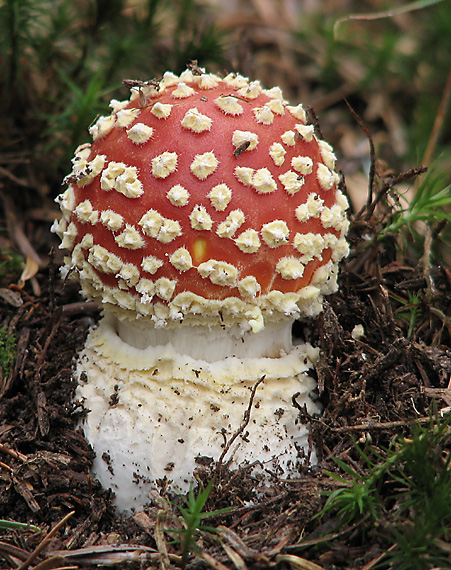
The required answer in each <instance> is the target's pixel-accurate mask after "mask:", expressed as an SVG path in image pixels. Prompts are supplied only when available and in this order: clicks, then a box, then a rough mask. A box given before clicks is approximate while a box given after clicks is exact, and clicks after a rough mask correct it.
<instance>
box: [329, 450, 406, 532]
mask: <svg viewBox="0 0 451 570" xmlns="http://www.w3.org/2000/svg"><path fill="white" fill-rule="evenodd" d="M355 449H356V450H357V451H358V453H359V455H360V456H361V458H362V459H363V462H364V464H365V465H366V467H367V470H368V472H369V473H368V474H362V473H359V472H358V471H357V470H356V469H354V468H353V467H351V466H350V465H348V464H347V463H345V462H344V461H341V460H340V459H338V458H336V457H334V458H333V460H334V462H335V463H336V464H337V465H338V466H339V467H340V469H341V470H342V471H344V473H345V474H346V475H347V477H342V476H340V475H337V474H335V473H332V472H330V471H325V473H326V475H328V476H329V477H331V478H332V479H334V480H335V481H338V482H339V483H340V484H341V485H342V487H340V488H339V489H336V490H335V491H332V492H331V493H328V498H327V501H326V504H325V505H324V507H323V510H322V511H321V513H319V515H318V516H322V515H323V514H325V513H327V512H329V511H332V510H333V511H337V514H338V515H339V516H340V517H341V521H342V522H343V523H348V524H349V523H352V522H354V521H355V520H356V519H358V518H362V517H365V518H366V517H367V516H369V517H370V520H371V521H372V522H375V521H376V520H377V519H378V518H379V516H380V514H381V507H382V504H381V498H380V485H381V482H382V481H383V478H384V475H385V474H386V473H387V471H389V470H390V468H391V466H392V465H393V464H394V463H396V462H397V461H398V460H399V455H400V451H396V452H389V453H388V454H387V457H385V458H384V457H382V455H381V454H380V453H379V452H376V451H375V450H373V451H372V453H373V455H374V456H375V458H376V460H377V461H375V460H372V459H371V458H370V456H369V455H368V454H367V453H365V451H363V450H362V449H361V448H360V447H359V445H357V444H355Z"/></svg>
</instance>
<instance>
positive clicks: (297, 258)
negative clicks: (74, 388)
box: [54, 70, 348, 331]
mask: <svg viewBox="0 0 451 570" xmlns="http://www.w3.org/2000/svg"><path fill="white" fill-rule="evenodd" d="M111 107H112V109H113V110H112V113H111V115H110V116H108V117H100V118H99V119H98V121H97V122H96V124H95V125H93V126H92V127H91V128H90V133H91V135H92V137H93V143H92V144H86V145H83V146H81V147H79V148H78V149H77V151H76V154H75V157H74V159H73V164H74V167H73V171H72V173H71V174H70V175H69V176H68V177H67V178H66V181H67V182H68V183H69V187H68V189H67V190H66V192H65V193H64V194H62V196H61V197H60V199H59V202H60V207H61V210H62V212H63V217H62V220H61V221H60V222H58V223H57V224H56V226H55V228H54V229H55V231H56V232H57V233H58V234H59V235H60V237H61V238H62V245H61V247H63V248H66V249H67V250H68V251H69V252H70V253H71V257H70V258H67V260H66V268H67V270H72V271H71V275H74V276H76V277H77V278H78V279H79V280H80V283H81V285H82V290H83V292H84V294H85V295H86V296H87V297H88V298H91V299H96V300H98V301H101V302H102V303H104V305H105V306H106V308H108V309H110V310H112V311H113V312H115V313H116V314H118V315H119V316H120V317H129V318H133V319H134V318H136V315H138V316H139V317H142V318H145V319H151V320H153V321H154V322H155V323H157V324H160V325H171V324H175V323H179V322H182V321H184V322H188V323H200V322H203V323H215V324H223V325H224V324H225V325H229V324H234V323H239V324H241V325H242V326H244V328H251V329H252V330H254V331H258V330H260V329H261V328H262V327H263V326H264V320H265V319H269V320H277V319H280V318H287V317H288V318H294V317H298V316H299V315H300V314H302V313H304V314H307V315H313V314H317V313H318V312H319V311H320V310H321V302H322V295H323V294H325V293H329V292H331V291H333V290H334V289H335V287H336V273H337V265H338V262H339V261H340V259H341V258H342V257H343V256H344V255H346V253H347V243H346V240H345V235H346V232H347V228H348V222H347V219H346V215H345V210H346V208H347V201H346V198H345V197H344V195H343V194H342V193H341V191H340V190H338V189H337V183H338V175H337V174H336V172H335V171H334V167H335V156H334V154H333V152H332V149H331V147H330V145H328V144H327V143H325V142H324V141H321V140H318V138H317V136H316V135H315V132H314V127H313V126H312V125H308V124H306V116H305V112H304V110H303V108H302V106H301V105H298V106H297V107H292V106H290V105H288V104H287V102H286V101H285V100H284V99H283V95H282V93H281V90H280V89H279V88H278V87H276V88H273V89H270V90H265V89H262V87H261V86H260V84H259V82H257V81H254V82H251V81H249V80H248V79H247V78H245V77H242V76H240V75H236V74H230V75H228V76H227V77H225V78H224V79H222V78H220V77H218V76H216V75H212V74H207V73H203V72H202V70H200V71H199V72H198V73H195V72H194V73H193V72H192V71H190V70H187V71H185V72H184V73H182V74H181V75H180V76H176V75H174V74H172V73H169V72H167V73H165V75H164V76H163V79H162V80H161V81H159V82H155V81H152V82H147V83H144V84H137V85H136V86H134V87H132V95H131V98H130V100H129V101H124V102H118V101H112V102H111Z"/></svg>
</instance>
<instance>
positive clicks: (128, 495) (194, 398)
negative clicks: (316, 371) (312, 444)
mask: <svg viewBox="0 0 451 570" xmlns="http://www.w3.org/2000/svg"><path fill="white" fill-rule="evenodd" d="M202 329H205V330H202ZM277 331H278V335H279V336H280V338H281V339H282V340H280V339H277V341H276V345H277V346H280V345H284V346H285V348H287V347H290V349H289V350H287V351H285V350H282V351H281V350H279V352H278V355H277V357H275V358H269V357H268V356H259V357H254V356H253V351H254V348H255V346H254V345H253V348H252V350H251V349H250V348H249V346H248V345H247V344H246V343H248V342H251V343H254V342H256V340H251V339H253V338H254V337H258V335H259V334H260V333H258V334H255V335H248V336H244V337H243V338H244V342H243V344H244V345H245V346H246V350H245V351H244V352H245V353H246V354H252V357H249V356H246V354H241V355H240V356H239V357H238V356H236V355H233V353H234V352H236V350H235V349H236V348H237V347H240V344H239V343H240V342H241V341H239V340H238V339H239V338H241V337H239V336H238V335H237V336H236V339H235V342H234V343H232V344H231V345H229V346H228V347H227V348H226V350H222V349H221V347H220V345H221V342H220V340H221V338H222V335H224V334H226V333H225V332H224V331H222V330H216V331H215V330H210V329H209V328H208V327H201V326H196V327H191V326H186V325H181V326H180V329H179V330H170V329H166V330H164V331H159V330H158V329H155V328H152V327H150V328H149V330H148V331H147V333H146V334H144V328H143V327H141V325H139V324H135V325H132V324H130V323H128V322H124V321H122V322H121V321H118V319H117V318H116V317H114V316H113V315H112V314H110V313H106V314H105V316H104V317H103V319H102V320H101V321H100V324H99V326H98V328H97V329H95V330H92V331H91V332H90V334H89V336H88V339H87V343H86V346H85V349H84V351H83V353H82V354H81V357H80V359H79V361H78V363H77V374H76V375H77V377H78V378H79V386H78V388H77V394H76V395H77V398H79V399H81V400H82V401H83V403H84V405H85V407H86V408H87V409H88V410H90V413H89V414H87V416H86V418H85V420H84V424H83V429H84V432H85V435H86V437H87V438H88V440H89V441H90V443H91V445H92V446H93V448H94V449H95V450H96V459H95V461H94V466H93V471H94V474H95V476H96V477H98V479H99V480H100V482H101V483H102V484H103V485H104V486H105V487H109V488H112V489H113V491H115V492H117V497H116V503H117V506H118V508H119V509H120V510H122V511H128V512H130V511H131V510H133V509H139V508H141V507H142V506H143V505H144V504H145V503H146V500H147V497H148V493H149V491H150V489H152V488H154V487H155V485H156V483H157V482H158V481H159V480H161V479H163V478H164V477H167V479H168V480H170V481H173V484H174V485H175V487H176V488H179V489H181V490H184V491H186V490H187V489H188V488H189V485H190V481H191V480H192V479H193V474H194V471H195V469H196V468H197V467H198V466H199V457H201V458H204V461H205V458H210V459H209V460H210V461H211V460H214V461H217V460H218V459H219V457H220V456H221V454H222V452H223V450H224V446H225V445H227V442H229V441H231V438H232V437H233V435H234V434H235V433H236V432H237V431H238V430H240V427H241V426H242V425H243V421H244V418H245V413H246V411H247V409H248V407H249V401H250V397H251V392H252V389H253V387H254V386H255V385H256V383H257V382H258V381H259V380H260V379H261V378H262V377H264V381H263V382H262V383H261V384H259V385H258V387H257V390H256V392H255V396H254V399H253V405H252V409H251V411H250V420H249V422H248V424H247V425H246V429H245V430H244V431H243V433H240V436H239V437H238V438H236V440H235V441H234V442H233V445H232V446H231V449H230V452H228V454H227V457H226V458H225V459H226V461H228V460H229V459H230V460H231V463H230V466H231V467H232V468H236V467H237V466H239V465H245V464H247V463H253V462H259V463H260V464H261V465H262V466H263V468H264V470H265V471H268V470H269V471H273V472H274V473H276V474H277V475H281V476H283V477H289V476H290V475H292V474H296V473H297V465H298V463H299V461H303V459H302V454H303V453H304V452H306V453H307V450H308V449H309V443H308V426H306V425H302V424H301V423H300V422H299V418H298V415H299V412H298V409H297V408H296V407H294V406H293V403H292V396H293V394H299V395H298V396H297V399H296V401H297V404H298V405H301V406H302V405H304V404H305V405H306V406H307V410H308V412H309V413H311V414H315V413H320V411H321V410H320V407H319V405H318V404H317V403H316V401H315V400H314V399H313V398H312V392H313V391H314V389H315V388H316V382H315V381H314V379H313V378H311V377H310V376H309V375H308V371H309V369H311V368H313V366H314V363H315V362H316V359H317V357H318V350H317V349H315V348H313V347H312V346H310V345H309V344H301V345H298V346H291V334H290V335H289V338H288V339H287V336H288V332H289V331H290V325H289V322H288V321H287V322H286V323H284V325H278V326H276V325H274V328H273V329H272V335H273V338H274V337H277V335H275V333H276V332H277ZM160 332H161V337H160V336H159V334H160ZM173 333H174V334H173ZM140 335H141V336H140ZM171 335H172V336H173V337H177V335H178V336H179V338H178V339H177V340H176V342H175V343H174V342H172V341H171ZM210 336H212V337H213V339H214V342H213V345H214V346H215V348H214V352H215V353H216V355H217V354H218V353H220V352H222V353H224V352H227V353H228V356H226V357H224V358H217V359H213V350H212V349H211V348H210V344H209V341H208V339H209V337H210ZM270 336H271V335H270V334H269V332H268V334H263V335H262V337H261V340H262V345H263V346H264V348H262V349H260V352H263V353H267V354H268V353H269V352H271V349H270V340H269V337H270ZM190 337H191V340H189V339H190ZM283 337H285V338H284V339H283ZM193 339H194V340H193ZM190 342H191V344H192V345H193V346H196V347H198V348H197V350H198V352H199V353H201V352H202V351H203V353H204V355H207V356H209V357H210V361H207V360H206V359H202V358H194V357H193V356H191V355H187V354H186V353H185V352H186V351H185V348H187V347H188V348H189V349H190V350H191V349H192V348H193V346H189V344H190ZM273 344H274V342H273ZM137 345H139V346H137ZM144 345H145V346H144ZM233 345H234V346H233ZM180 347H184V348H183V349H182V352H179V351H178V349H179V348H180ZM256 350H257V352H258V351H259V350H258V349H256ZM302 450H303V451H302ZM300 451H301V455H300ZM311 460H312V461H314V460H315V458H314V453H313V455H312V457H311Z"/></svg>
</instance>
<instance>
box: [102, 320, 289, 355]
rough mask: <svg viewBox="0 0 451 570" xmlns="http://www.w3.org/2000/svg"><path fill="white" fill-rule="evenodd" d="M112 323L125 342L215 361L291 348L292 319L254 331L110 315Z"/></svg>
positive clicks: (141, 347)
mask: <svg viewBox="0 0 451 570" xmlns="http://www.w3.org/2000/svg"><path fill="white" fill-rule="evenodd" d="M113 319H114V320H113V321H112V326H113V327H114V328H115V330H116V331H117V335H118V336H119V338H121V339H122V340H123V341H124V342H125V343H127V344H129V345H130V346H133V347H134V348H138V349H140V350H145V349H147V348H151V347H155V348H156V349H159V350H168V349H170V350H173V351H174V353H177V354H180V355H183V354H185V355H189V356H191V357H192V358H195V359H198V360H204V361H206V362H215V361H218V360H222V359H224V358H230V357H237V358H246V357H248V356H249V355H250V354H252V356H253V357H255V358H261V357H266V358H278V357H279V356H281V355H283V354H286V353H288V352H290V350H291V349H292V348H293V343H292V336H291V328H292V325H293V320H292V319H287V320H286V321H282V322H277V323H268V324H267V325H266V327H265V328H264V329H263V330H262V331H260V332H258V333H252V332H242V330H241V328H240V327H239V325H235V326H232V327H230V328H225V327H224V328H222V327H213V326H208V325H207V326H202V325H195V326H185V325H183V324H180V326H178V327H177V326H174V327H171V328H161V327H154V326H152V324H149V323H148V322H142V321H131V320H128V319H125V320H119V319H117V318H116V317H113Z"/></svg>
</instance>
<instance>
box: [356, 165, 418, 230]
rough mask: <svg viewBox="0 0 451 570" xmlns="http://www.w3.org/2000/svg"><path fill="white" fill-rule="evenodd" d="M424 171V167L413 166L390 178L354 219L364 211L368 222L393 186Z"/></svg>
mask: <svg viewBox="0 0 451 570" xmlns="http://www.w3.org/2000/svg"><path fill="white" fill-rule="evenodd" d="M426 171H427V167H426V166H415V167H414V168H411V169H410V170H408V171H407V172H403V173H401V174H399V175H398V176H395V178H390V180H388V181H387V182H385V184H384V185H383V186H382V188H381V189H380V190H379V191H378V192H377V194H376V197H375V198H374V200H373V201H372V202H371V204H370V205H369V206H368V207H364V208H363V209H362V210H361V211H360V212H359V213H358V214H357V216H356V218H359V217H360V216H361V215H363V213H364V212H365V210H366V214H365V220H366V221H369V220H370V218H371V216H372V215H373V213H374V210H375V209H376V206H377V205H378V204H379V202H380V201H381V200H382V198H383V197H384V196H385V194H386V193H387V192H388V191H389V190H390V189H391V188H393V187H394V186H397V185H398V184H400V183H401V182H405V181H406V180H409V179H410V178H413V177H414V176H419V175H420V174H424V173H425V172H426Z"/></svg>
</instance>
